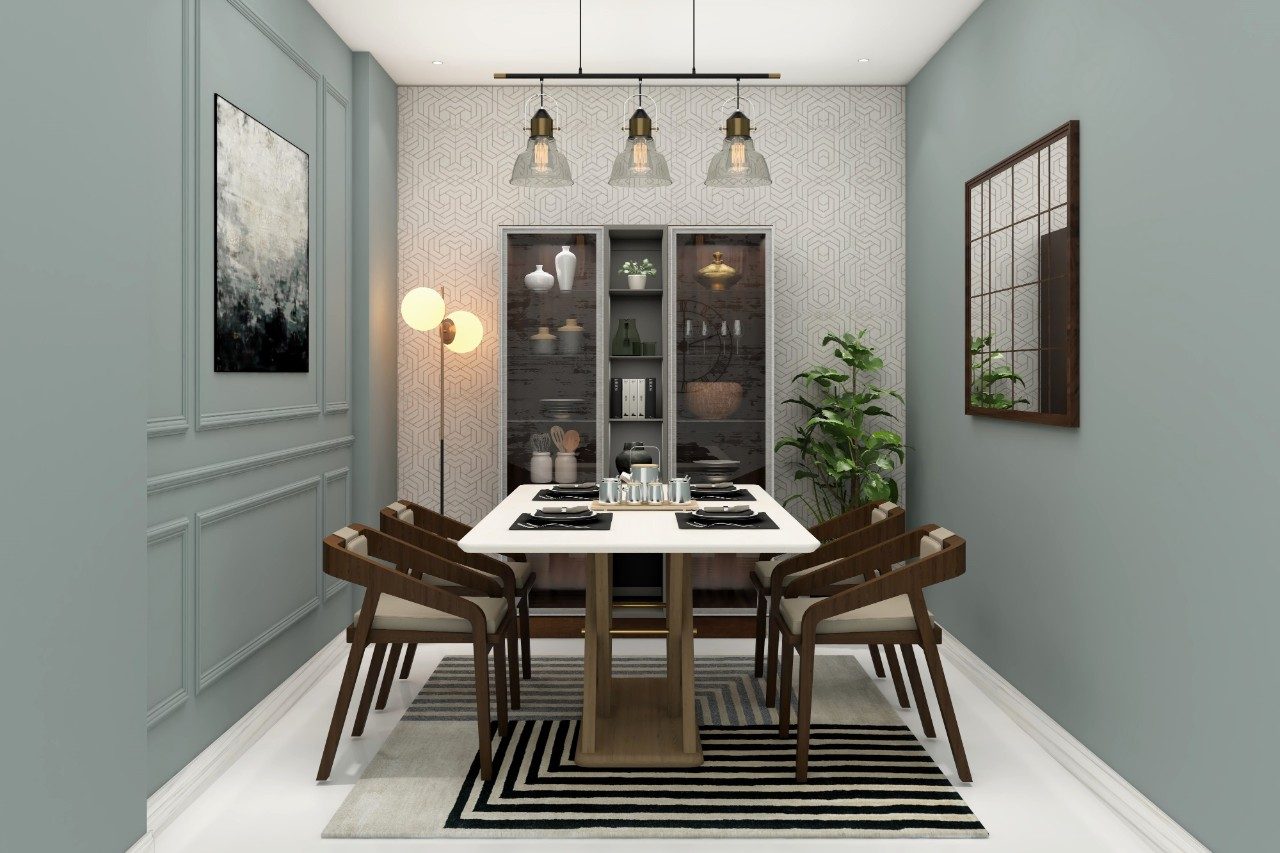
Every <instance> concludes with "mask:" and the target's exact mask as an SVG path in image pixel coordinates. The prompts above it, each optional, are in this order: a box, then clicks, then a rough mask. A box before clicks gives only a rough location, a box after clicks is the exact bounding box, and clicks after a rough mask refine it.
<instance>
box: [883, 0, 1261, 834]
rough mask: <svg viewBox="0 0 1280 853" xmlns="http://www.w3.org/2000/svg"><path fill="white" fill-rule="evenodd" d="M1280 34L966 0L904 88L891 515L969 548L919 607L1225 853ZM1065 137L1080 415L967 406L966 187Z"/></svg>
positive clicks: (1198, 9) (1250, 623)
mask: <svg viewBox="0 0 1280 853" xmlns="http://www.w3.org/2000/svg"><path fill="white" fill-rule="evenodd" d="M1278 33H1280V4H1274V3H1270V4H1264V3H1250V2H1239V0H1230V2H1226V1H1225V0H1224V2H1218V3H1203V2H1198V0H1167V2H1164V3H1158V4H1153V3H1146V2H1139V0H1071V2H1066V0H1056V2H1045V0H986V2H985V3H983V4H982V6H980V7H979V8H978V10H977V11H976V12H975V13H974V14H973V16H972V17H971V18H970V19H969V20H968V22H967V23H966V24H965V25H964V26H963V27H962V28H961V29H960V31H959V32H958V33H957V34H956V35H955V36H954V37H953V38H952V39H951V40H950V41H949V42H948V43H947V44H946V45H945V46H944V47H943V48H942V50H941V51H940V52H939V53H938V54H937V55H936V56H935V57H934V58H933V60H932V61H931V62H930V63H929V64H928V65H927V66H926V67H925V68H924V69H923V70H922V71H921V72H920V73H919V75H918V76H917V77H916V78H915V79H914V80H913V81H912V82H911V84H910V85H909V87H908V89H907V253H908V254H907V276H908V284H907V328H908V330H909V331H908V349H907V364H908V380H907V388H908V389H909V398H908V411H909V412H910V413H911V442H912V445H913V447H914V455H913V465H912V486H911V516H912V518H913V521H914V522H917V523H922V522H927V521H933V522H938V523H941V524H944V525H946V526H948V527H951V528H952V529H954V530H956V531H957V532H959V533H961V534H962V535H964V536H965V537H966V538H967V539H968V542H969V546H968V547H969V550H968V556H969V562H968V565H969V572H968V574H967V575H966V576H965V577H963V578H961V579H960V580H958V581H956V582H953V583H950V584H946V585H944V586H943V587H940V588H939V589H938V590H937V595H936V596H934V597H933V598H931V604H932V605H933V606H934V608H935V609H936V612H937V613H938V614H939V618H940V620H941V621H942V622H943V623H944V624H945V625H946V627H947V628H948V629H950V630H951V631H953V632H954V633H955V634H956V636H957V637H958V638H959V639H960V640H961V641H963V642H964V643H966V644H967V645H969V646H970V647H971V648H973V650H974V651H975V652H977V653H978V654H979V655H980V656H981V657H982V658H983V659H984V660H986V661H987V662H988V663H990V664H991V665H992V666H994V667H995V668H996V669H997V670H998V671H999V672H1000V673H1001V674H1002V675H1004V676H1005V677H1006V678H1008V679H1009V680H1010V681H1011V682H1012V683H1013V684H1014V685H1015V686H1017V687H1018V689H1020V690H1021V691H1022V692H1023V693H1025V694H1026V695H1027V696H1028V697H1029V698H1030V699H1032V700H1033V701H1034V702H1035V703H1036V704H1037V705H1039V706H1040V707H1041V708H1043V709H1044V710H1045V711H1046V712H1048V713H1049V714H1050V715H1051V716H1053V717H1054V718H1055V719H1056V720H1057V721H1058V722H1059V723H1061V724H1062V725H1063V726H1065V727H1066V728H1067V729H1068V730H1069V731H1070V732H1071V733H1072V734H1074V735H1075V736H1076V737H1077V738H1079V739H1080V740H1081V741H1083V742H1084V744H1085V745H1086V746H1088V747H1089V748H1090V749H1091V750H1093V751H1094V752H1095V753H1096V754H1097V755H1099V756H1100V757H1101V758H1102V759H1103V760H1105V761H1106V762H1107V763H1108V764H1110V765H1111V766H1112V767H1113V768H1115V769H1116V770H1117V771H1118V772H1119V773H1120V774H1121V775H1123V776H1124V777H1125V778H1126V779H1128V780H1129V781H1130V782H1132V783H1133V784H1134V785H1135V786H1137V787H1138V788H1139V789H1140V790H1141V791H1142V792H1143V793H1144V794H1146V795H1147V796H1148V797H1150V798H1151V799H1152V800H1153V801H1155V803H1156V804H1157V805H1159V806H1160V807H1161V808H1162V809H1164V810H1165V811H1166V812H1168V813H1169V814H1170V815H1171V816H1172V817H1173V818H1174V819H1175V820H1177V821H1178V822H1179V823H1181V824H1182V825H1183V826H1185V827H1186V828H1187V829H1189V830H1190V831H1191V832H1192V833H1194V834H1195V835H1196V836H1197V837H1198V838H1200V839H1201V840H1202V841H1203V842H1204V843H1205V844H1207V845H1208V846H1210V847H1211V848H1213V849H1214V850H1223V851H1226V850H1261V849H1270V848H1272V847H1273V846H1274V844H1275V837H1274V826H1272V824H1271V822H1270V821H1269V820H1268V817H1269V815H1270V814H1271V802H1270V800H1271V792H1272V791H1273V789H1274V787H1275V786H1274V781H1273V778H1272V777H1273V768H1274V766H1275V764H1276V763H1277V759H1280V755H1278V754H1277V748H1276V740H1275V737H1274V735H1273V729H1274V721H1275V707H1276V705H1277V702H1278V701H1280V681H1277V679H1276V678H1275V675H1274V672H1275V664H1274V659H1273V658H1274V655H1273V654H1272V653H1271V650H1272V649H1273V648H1274V646H1275V641H1274V639H1273V638H1271V637H1270V635H1269V633H1268V631H1267V626H1268V625H1269V624H1270V623H1271V621H1272V616H1273V613H1272V611H1273V610H1274V606H1275V602H1276V601H1278V600H1280V575H1278V574H1277V573H1276V571H1275V564H1276V558H1275V557H1274V555H1273V554H1272V553H1271V550H1272V549H1271V548H1270V546H1269V543H1268V537H1269V536H1270V534H1271V532H1272V531H1273V530H1274V528H1275V515H1276V508H1277V505H1278V504H1277V499H1276V484H1277V483H1278V482H1280V448H1278V446H1277V439H1280V429H1278V427H1277V424H1280V402H1278V401H1280V396H1278V395H1277V394H1276V379H1275V359H1274V357H1273V356H1272V354H1271V341H1272V340H1273V338H1274V335H1275V326H1276V317H1277V315H1278V314H1280V280H1278V279H1277V275H1276V261H1275V259H1276V253H1275V234H1274V231H1275V225H1276V221H1277V218H1276V198H1277V195H1278V192H1280V181H1278V180H1277V172H1276V167H1275V147H1276V140H1277V139H1280V111H1277V109H1276V106H1275V104H1276V100H1275V87H1276V81H1277V80H1278V79H1280V49H1278V48H1280V44H1278V43H1277V34H1278ZM1071 118H1076V119H1079V120H1080V124H1081V131H1080V132H1081V183H1082V186H1081V202H1082V203H1081V224H1082V234H1081V257H1082V265H1081V288H1080V290H1081V352H1082V355H1081V389H1082V399H1081V426H1080V428H1079V429H1075V430H1073V429H1060V428H1052V427H1038V426H1026V425H1019V424H1013V423H1005V422H999V421H994V420H988V419H982V418H975V417H966V416H965V414H964V397H963V388H962V385H961V376H962V374H963V367H962V362H961V358H962V352H963V348H962V347H963V344H964V341H963V337H964V319H963V313H962V311H963V305H962V302H963V294H964V284H963V282H964V278H963V264H964V254H963V250H962V247H963V240H964V236H963V222H964V213H963V210H964V209H963V205H962V198H963V186H964V182H965V181H966V180H967V179H968V178H970V177H972V176H973V175H975V174H977V173H978V172H980V171H982V170H983V169H984V168H986V167H987V166H989V165H991V164H992V163H995V162H997V161H998V160H1000V159H1002V158H1003V157H1005V156H1006V155H1008V154H1010V153H1012V152H1014V151H1015V150H1017V149H1018V148H1020V147H1021V146H1022V145H1023V144H1025V143H1027V142H1029V141H1031V140H1033V139H1035V138H1036V137H1038V136H1040V135H1041V134H1043V133H1046V132H1047V131H1049V130H1051V129H1053V128H1054V127H1056V126H1058V125H1059V124H1061V123H1062V122H1064V121H1066V120H1067V119H1071ZM961 725H962V726H963V725H964V720H961ZM974 773H975V775H976V776H977V778H978V780H979V784H980V783H981V779H982V763H981V756H975V766H974Z"/></svg>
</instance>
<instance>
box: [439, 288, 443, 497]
mask: <svg viewBox="0 0 1280 853" xmlns="http://www.w3.org/2000/svg"><path fill="white" fill-rule="evenodd" d="M440 295H441V296H444V289H443V288H441V292H440ZM440 328H441V332H440V514H441V515H444V326H443V325H442V326H441V327H440Z"/></svg>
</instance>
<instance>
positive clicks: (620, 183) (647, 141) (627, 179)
mask: <svg viewBox="0 0 1280 853" xmlns="http://www.w3.org/2000/svg"><path fill="white" fill-rule="evenodd" d="M609 184H610V186H615V187H665V186H669V185H670V184H671V170H670V169H668V168H667V158H666V157H663V156H662V154H661V152H659V151H658V146H657V145H655V144H654V142H653V133H652V125H651V124H650V122H649V116H648V114H646V113H645V111H644V110H636V111H635V113H634V114H633V115H632V116H631V130H630V135H629V136H628V137H627V144H626V145H624V146H622V151H621V152H619V154H618V156H617V157H616V158H614V161H613V171H612V172H610V173H609Z"/></svg>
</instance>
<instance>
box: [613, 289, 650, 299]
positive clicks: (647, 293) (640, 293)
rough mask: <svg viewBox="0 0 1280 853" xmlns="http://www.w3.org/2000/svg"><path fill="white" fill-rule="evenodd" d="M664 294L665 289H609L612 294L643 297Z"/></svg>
mask: <svg viewBox="0 0 1280 853" xmlns="http://www.w3.org/2000/svg"><path fill="white" fill-rule="evenodd" d="M662 294H663V291H661V290H618V289H617V288H610V290H609V295H610V296H641V297H643V296H648V297H654V296H659V297H660V296H662Z"/></svg>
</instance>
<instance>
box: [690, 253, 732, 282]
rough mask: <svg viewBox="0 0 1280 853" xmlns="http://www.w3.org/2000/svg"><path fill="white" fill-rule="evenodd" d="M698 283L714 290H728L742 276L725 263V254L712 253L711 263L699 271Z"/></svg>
mask: <svg viewBox="0 0 1280 853" xmlns="http://www.w3.org/2000/svg"><path fill="white" fill-rule="evenodd" d="M697 277H698V283H699V284H701V285H702V286H703V287H708V288H710V289H712V290H728V289H729V288H731V287H733V286H734V285H735V284H737V283H738V279H740V278H742V274H741V273H739V272H738V271H737V270H736V269H734V268H733V267H731V266H729V265H728V264H726V263H725V262H724V253H723V252H712V253H711V263H709V264H707V265H706V266H705V267H703V268H702V269H700V270H698V276H697Z"/></svg>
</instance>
